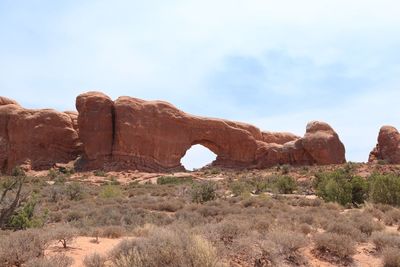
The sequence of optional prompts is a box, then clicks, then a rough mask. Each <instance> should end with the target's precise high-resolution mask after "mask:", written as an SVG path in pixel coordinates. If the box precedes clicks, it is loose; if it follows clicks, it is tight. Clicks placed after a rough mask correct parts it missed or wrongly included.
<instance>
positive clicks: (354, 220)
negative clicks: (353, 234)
mask: <svg viewBox="0 0 400 267" xmlns="http://www.w3.org/2000/svg"><path fill="white" fill-rule="evenodd" d="M349 221H350V222H351V224H352V225H353V226H354V227H356V228H357V229H359V230H360V231H361V232H362V233H363V234H365V235H367V236H370V235H371V234H372V232H375V231H381V230H382V229H383V226H382V225H381V224H380V223H379V222H376V221H375V220H374V218H373V217H372V216H371V215H370V214H367V213H358V212H357V213H354V214H352V215H351V216H350V218H349Z"/></svg>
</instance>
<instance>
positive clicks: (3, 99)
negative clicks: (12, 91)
mask: <svg viewBox="0 0 400 267" xmlns="http://www.w3.org/2000/svg"><path fill="white" fill-rule="evenodd" d="M5 105H16V106H19V104H18V103H17V101H15V100H12V99H9V98H7V97H3V96H0V106H5Z"/></svg>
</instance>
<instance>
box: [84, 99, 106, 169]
mask: <svg viewBox="0 0 400 267" xmlns="http://www.w3.org/2000/svg"><path fill="white" fill-rule="evenodd" d="M76 109H77V110H78V112H79V116H78V128H79V137H80V140H81V141H82V143H83V144H84V150H85V153H84V161H86V162H84V164H86V165H88V166H91V168H102V167H103V165H104V162H106V161H108V160H109V158H110V157H111V154H112V146H113V139H114V137H113V134H114V126H113V116H114V115H113V114H114V103H113V101H112V100H111V99H110V98H109V97H108V96H106V95H105V94H103V93H100V92H88V93H85V94H81V95H79V96H78V97H77V98H76Z"/></svg>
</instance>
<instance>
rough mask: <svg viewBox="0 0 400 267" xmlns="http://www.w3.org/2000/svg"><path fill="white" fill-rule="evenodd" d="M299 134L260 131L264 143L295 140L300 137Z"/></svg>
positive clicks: (280, 142)
mask: <svg viewBox="0 0 400 267" xmlns="http://www.w3.org/2000/svg"><path fill="white" fill-rule="evenodd" d="M300 138H301V137H300V136H297V135H295V134H292V133H283V132H282V133H279V132H263V133H262V141H264V142H265V143H273V144H280V145H283V144H285V143H288V142H291V141H295V140H298V139H300Z"/></svg>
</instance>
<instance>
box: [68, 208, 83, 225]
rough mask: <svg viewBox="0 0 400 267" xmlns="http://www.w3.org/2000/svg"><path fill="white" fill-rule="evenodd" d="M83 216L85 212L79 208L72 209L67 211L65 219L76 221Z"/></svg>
mask: <svg viewBox="0 0 400 267" xmlns="http://www.w3.org/2000/svg"><path fill="white" fill-rule="evenodd" d="M82 218H83V214H82V213H81V212H80V211H78V210H72V211H69V212H67V214H66V216H65V220H66V221H67V222H75V221H79V220H81V219H82Z"/></svg>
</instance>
